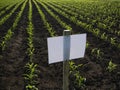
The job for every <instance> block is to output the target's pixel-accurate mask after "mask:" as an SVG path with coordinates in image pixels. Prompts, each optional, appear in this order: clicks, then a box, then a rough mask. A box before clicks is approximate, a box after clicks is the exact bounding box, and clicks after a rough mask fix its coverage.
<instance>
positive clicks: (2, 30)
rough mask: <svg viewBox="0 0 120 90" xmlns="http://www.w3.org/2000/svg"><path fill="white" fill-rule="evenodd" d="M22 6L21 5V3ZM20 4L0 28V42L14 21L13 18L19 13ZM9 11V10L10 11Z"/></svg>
mask: <svg viewBox="0 0 120 90" xmlns="http://www.w3.org/2000/svg"><path fill="white" fill-rule="evenodd" d="M22 4H23V3H22ZM22 4H21V5H20V6H19V7H18V8H17V9H16V10H15V12H14V13H13V14H12V15H11V16H10V17H9V18H8V19H7V21H6V22H5V23H4V24H3V25H1V26H0V41H1V39H2V37H3V36H4V35H5V34H6V32H7V30H8V29H9V28H10V27H11V26H12V25H13V22H14V21H15V18H16V16H17V14H18V13H19V11H20V8H21V6H22ZM14 7H15V6H14ZM14 7H12V9H13V8H14ZM12 9H11V10H12ZM7 14H8V13H5V15H7Z"/></svg>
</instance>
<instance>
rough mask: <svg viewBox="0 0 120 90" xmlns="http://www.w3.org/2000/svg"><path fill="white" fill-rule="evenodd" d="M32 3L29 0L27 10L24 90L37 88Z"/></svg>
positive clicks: (36, 89) (35, 89)
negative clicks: (26, 61) (27, 59)
mask: <svg viewBox="0 0 120 90" xmlns="http://www.w3.org/2000/svg"><path fill="white" fill-rule="evenodd" d="M26 1H28V0H26ZM32 14H33V13H32V3H31V0H29V12H28V26H27V34H28V38H27V40H28V43H27V45H28V48H27V54H28V57H29V61H28V63H27V64H26V65H25V72H24V79H25V90H38V88H37V83H38V82H37V78H38V73H39V71H38V70H37V66H38V65H37V64H35V63H34V61H33V56H34V50H35V48H34V45H33V35H34V34H33V30H34V26H33V24H32Z"/></svg>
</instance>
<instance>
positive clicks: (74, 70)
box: [41, 4, 117, 88]
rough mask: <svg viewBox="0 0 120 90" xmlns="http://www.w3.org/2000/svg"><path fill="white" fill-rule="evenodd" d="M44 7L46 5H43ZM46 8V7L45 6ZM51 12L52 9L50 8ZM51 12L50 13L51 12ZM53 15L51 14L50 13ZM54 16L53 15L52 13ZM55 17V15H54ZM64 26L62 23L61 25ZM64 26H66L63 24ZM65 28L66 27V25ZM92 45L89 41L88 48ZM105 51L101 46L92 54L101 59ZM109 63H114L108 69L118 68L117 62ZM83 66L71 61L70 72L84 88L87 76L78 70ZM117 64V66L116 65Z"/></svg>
mask: <svg viewBox="0 0 120 90" xmlns="http://www.w3.org/2000/svg"><path fill="white" fill-rule="evenodd" d="M41 5H42V4H41ZM42 6H43V7H44V5H42ZM44 8H45V7H44ZM45 9H46V11H47V12H48V10H47V9H48V8H45ZM49 12H50V10H49ZM49 14H50V13H49ZM50 15H51V14H50ZM51 16H52V15H51ZM53 18H54V17H53ZM61 26H62V25H61ZM62 27H64V26H62ZM64 28H65V27H64ZM89 46H90V44H89V43H87V46H86V47H87V48H88V47H89ZM103 54H104V53H103V52H102V51H101V49H99V48H93V49H92V50H91V55H93V56H94V57H96V58H97V59H99V60H100V59H101V58H102V56H103ZM108 63H111V64H112V65H110V64H109V65H108V66H107V70H109V71H113V70H114V69H115V68H116V66H117V65H116V64H114V63H112V61H110V62H108ZM80 66H82V65H81V64H79V65H75V63H74V62H70V74H72V76H73V77H74V78H75V81H74V84H75V85H77V87H79V88H83V86H84V85H85V84H84V83H85V81H86V78H85V77H83V76H81V74H80V72H79V71H78V70H77V68H78V67H80ZM114 66H115V67H114Z"/></svg>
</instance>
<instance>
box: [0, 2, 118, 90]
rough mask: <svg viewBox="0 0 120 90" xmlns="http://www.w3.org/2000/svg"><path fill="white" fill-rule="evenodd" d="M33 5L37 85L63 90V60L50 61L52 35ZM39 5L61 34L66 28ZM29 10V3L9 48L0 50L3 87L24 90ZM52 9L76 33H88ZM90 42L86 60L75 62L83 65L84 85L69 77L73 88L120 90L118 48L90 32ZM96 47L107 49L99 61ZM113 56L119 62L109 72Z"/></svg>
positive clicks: (2, 89)
mask: <svg viewBox="0 0 120 90" xmlns="http://www.w3.org/2000/svg"><path fill="white" fill-rule="evenodd" d="M32 5H33V18H32V20H33V25H34V31H33V32H34V37H33V43H34V47H35V52H34V58H33V61H34V63H37V64H38V68H37V69H38V70H39V71H40V73H39V75H38V82H39V83H38V85H37V87H38V88H39V90H62V72H63V71H62V69H63V68H62V67H63V66H62V62H60V63H55V64H50V65H49V64H48V51H47V37H50V34H49V32H48V31H47V30H46V28H45V26H44V25H43V21H42V19H41V17H40V15H39V13H38V11H37V8H36V7H35V5H34V3H33V2H32ZM38 5H39V6H40V8H41V10H42V11H43V13H44V14H45V16H46V19H47V21H48V22H49V23H50V24H51V25H52V27H53V29H54V30H55V31H56V34H57V35H58V36H59V35H62V33H63V30H64V29H65V28H63V27H62V26H61V25H60V24H59V23H58V22H57V21H56V20H55V19H54V18H53V17H51V16H50V15H49V14H48V13H47V12H46V10H45V9H44V8H43V7H42V6H41V5H40V4H38ZM20 8H21V6H20V7H19V8H18V9H17V10H16V11H15V12H14V14H13V15H12V16H11V17H10V18H9V19H8V20H7V21H6V22H5V24H4V25H2V26H0V41H1V40H2V37H3V36H4V35H5V33H6V32H7V30H8V29H9V28H10V27H11V25H12V23H13V22H14V20H15V17H16V14H17V13H18V11H19V10H20ZM49 8H50V7H49ZM50 9H51V8H50ZM28 10H29V5H28V3H27V5H26V7H25V10H24V12H23V15H22V17H21V20H20V22H19V24H18V26H17V28H16V30H15V31H14V35H13V37H12V39H11V40H10V41H9V42H8V44H7V49H6V50H5V51H3V52H2V51H1V52H0V90H25V84H24V78H23V74H24V66H25V64H26V63H27V62H28V57H27V53H26V50H27V47H28V46H27V37H28V35H27V30H26V28H27V25H28V17H27V16H28ZM51 10H52V9H51ZM52 11H53V12H54V13H55V14H57V15H58V16H59V17H60V18H61V20H63V21H64V22H66V23H67V24H70V25H71V27H72V28H73V32H72V33H73V34H76V33H87V32H86V31H85V30H84V29H83V28H81V27H78V26H76V25H75V24H73V23H72V22H70V21H69V20H68V19H66V18H64V17H63V16H61V15H59V14H58V13H57V12H55V11H54V10H52ZM7 13H8V12H6V14H7ZM1 18H2V17H1ZM87 41H89V42H90V43H91V46H90V48H89V49H87V50H86V54H85V57H84V58H83V59H77V60H74V61H75V63H76V64H83V66H82V67H81V68H80V69H79V71H80V73H81V75H82V76H84V77H85V78H86V82H85V87H84V88H83V89H80V88H78V87H76V86H75V84H74V78H72V77H70V90H120V60H119V59H120V52H119V50H117V49H116V48H115V47H113V46H111V45H110V44H109V43H107V42H105V41H102V40H100V39H98V38H96V37H95V36H93V35H92V34H91V33H87ZM95 47H98V48H102V50H103V51H104V55H103V57H105V59H104V58H102V59H100V60H99V59H98V58H96V57H94V55H92V54H91V53H90V50H91V49H92V48H95ZM111 58H112V59H113V62H114V63H116V64H117V69H116V70H115V71H114V72H113V73H109V72H108V71H107V70H106V68H107V66H108V62H109V61H110V59H111ZM74 88H76V89H74Z"/></svg>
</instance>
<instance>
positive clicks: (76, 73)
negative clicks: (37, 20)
mask: <svg viewBox="0 0 120 90" xmlns="http://www.w3.org/2000/svg"><path fill="white" fill-rule="evenodd" d="M35 4H37V3H36V2H35ZM41 5H42V4H41ZM42 6H43V7H44V5H42ZM38 7H39V6H38ZM44 8H45V7H44ZM45 9H46V10H47V8H45ZM47 12H49V13H51V11H49V10H48V11H47ZM41 13H42V16H44V20H45V21H47V20H46V18H45V15H44V13H43V12H42V11H41ZM50 15H51V16H53V17H54V18H55V14H54V13H52V14H50ZM42 16H41V18H42ZM57 18H58V19H59V20H60V18H59V17H58V16H57ZM55 19H56V18H55ZM56 20H57V19H56ZM59 20H57V21H58V22H59ZM60 21H61V20H60ZM43 22H44V21H43ZM61 22H63V21H61ZM47 23H48V22H47ZM63 23H65V22H63ZM66 25H67V24H66ZM61 26H62V27H63V28H65V29H68V27H66V26H65V25H63V24H61ZM70 29H71V30H72V28H70ZM49 33H50V32H49ZM50 35H51V36H52V37H54V36H57V33H55V34H54V36H53V35H52V34H51V33H50ZM69 63H70V74H73V73H74V77H75V79H76V80H75V83H76V84H77V85H79V86H80V87H81V86H82V85H83V84H82V82H83V81H84V80H85V78H84V77H82V76H81V75H80V72H79V71H74V70H73V69H71V68H74V66H76V65H75V64H74V65H72V63H74V62H72V61H71V62H69ZM78 66H79V65H78ZM78 66H76V67H78ZM80 78H81V80H80ZM80 83H81V84H80Z"/></svg>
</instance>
